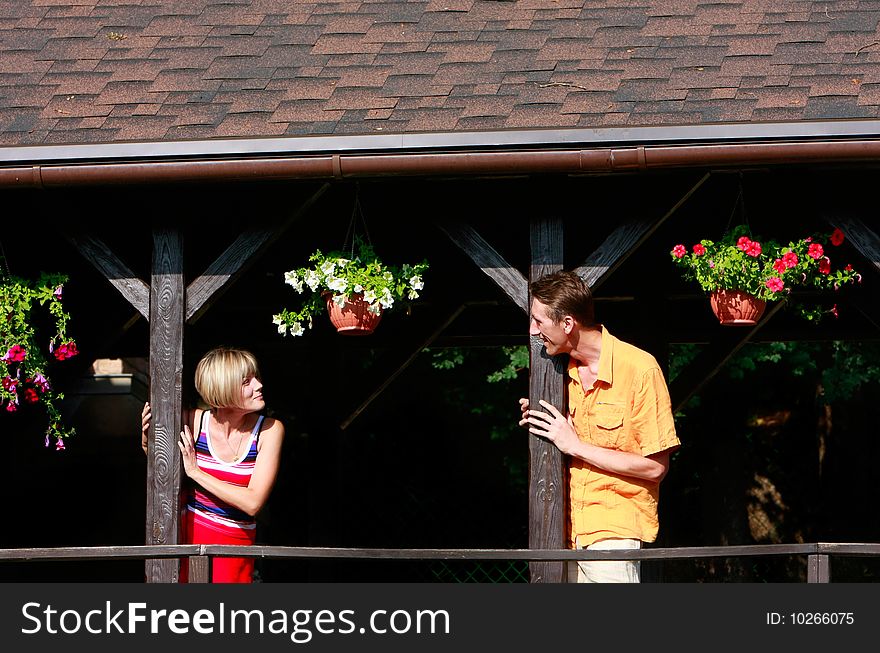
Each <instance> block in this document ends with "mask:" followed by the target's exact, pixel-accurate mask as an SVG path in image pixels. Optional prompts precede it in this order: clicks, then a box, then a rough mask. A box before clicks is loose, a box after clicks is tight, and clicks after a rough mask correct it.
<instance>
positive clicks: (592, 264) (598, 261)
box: [575, 172, 711, 290]
mask: <svg viewBox="0 0 880 653" xmlns="http://www.w3.org/2000/svg"><path fill="white" fill-rule="evenodd" d="M710 175H711V173H709V172H707V173H706V174H705V175H703V176H702V177H701V178H700V180H699V181H698V182H697V183H696V184H694V185H693V186H692V187H691V188H690V190H688V192H687V193H685V194H684V195H683V196H682V197H681V199H679V200H678V202H676V203H675V205H674V206H673V207H672V208H671V209H669V210H668V211H667V212H666V213H665V214H664V215H663V216H662V217H660V219H658V220H655V221H653V222H652V221H650V220H645V219H633V220H629V221H627V222H625V223H623V224H621V225H620V226H619V227H617V229H615V230H614V231H613V232H612V233H611V235H610V236H608V238H606V239H605V240H604V241H603V242H602V244H601V245H599V247H598V248H597V249H596V251H594V252H593V253H592V254H590V256H588V257H587V260H586V261H584V263H583V265H581V266H579V267H578V268H576V269H575V272H577V274H578V275H580V277H581V278H582V279H584V281H586V282H587V284H588V285H589V286H590V289H591V290H593V289H595V288H598V287H599V286H600V285H602V283H603V282H604V281H605V280H606V279H608V277H610V276H611V275H612V274H613V273H614V271H615V270H617V269H618V268H619V267H620V266H621V265H623V263H624V261H626V259H628V258H629V257H630V256H631V255H632V254H633V253H634V252H635V251H636V250H637V249H638V248H639V247H641V245H642V243H644V242H645V241H646V240H648V238H650V237H651V234H653V233H654V232H655V231H657V229H659V228H660V226H661V225H662V224H663V223H664V222H666V220H668V219H669V218H670V217H671V216H672V215H673V214H674V213H675V212H676V211H678V209H679V208H680V207H681V205H682V204H684V203H685V202H687V201H688V199H690V197H691V196H692V195H693V194H694V193H695V192H697V190H698V189H699V188H700V186H702V185H703V184H704V183H705V182H706V180H707V179H709V176H710Z"/></svg>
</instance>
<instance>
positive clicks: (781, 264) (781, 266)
mask: <svg viewBox="0 0 880 653" xmlns="http://www.w3.org/2000/svg"><path fill="white" fill-rule="evenodd" d="M773 269H774V270H776V272H778V273H779V274H784V273H785V271H786V270H787V269H788V266H787V265H786V264H785V261H783V260H782V259H781V258H778V259H776V260H775V261H773Z"/></svg>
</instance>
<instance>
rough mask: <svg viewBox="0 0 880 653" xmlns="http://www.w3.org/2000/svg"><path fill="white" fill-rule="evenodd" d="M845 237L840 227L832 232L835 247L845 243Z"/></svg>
mask: <svg viewBox="0 0 880 653" xmlns="http://www.w3.org/2000/svg"><path fill="white" fill-rule="evenodd" d="M843 238H844V236H843V232H842V231H841V230H840V229H835V230H834V231H832V232H831V244H832V245H834V246H835V247H837V246H838V245H840V244H842V243H843Z"/></svg>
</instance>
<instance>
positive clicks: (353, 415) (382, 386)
mask: <svg viewBox="0 0 880 653" xmlns="http://www.w3.org/2000/svg"><path fill="white" fill-rule="evenodd" d="M464 309H465V304H462V305H461V306H459V307H458V308H456V309H455V310H454V311H453V312H452V313H451V314H450V315H449V317H447V318H446V319H445V320H444V321H443V323H442V324H440V326H438V327H437V328H436V329H434V330H433V331H432V332H431V334H430V335H429V336H428V337H427V338H425V339H424V340H423V341H422V342H421V343H420V344H419V345H418V346H417V347H416V348H415V349H414V350H413V351H412V353H410V355H409V356H408V357H407V358H406V360H404V361H403V362H402V363H401V364H400V365H398V366H397V367H396V368H395V370H394V371H393V372H392V373H391V374H389V375H388V377H386V379H385V380H384V381H383V382H382V383H381V384H379V387H377V388H376V389H375V390H373V392H371V393H370V395H369V396H368V397H367V398H366V399H364V400H363V401H362V402H361V404H360V405H359V406H358V407H357V408H355V409H354V411H353V412H352V413H351V415H349V416H348V417H346V418H345V419H344V420H343V422H342V423H341V424H340V425H339V428H340V429H342V430H343V431H344V430H345V429H346V428H348V427H349V425H351V423H352V422H353V421H354V420H355V418H356V417H357V416H358V415H360V414H361V413H362V412H364V410H365V409H366V408H367V406H369V405H370V404H371V403H372V401H373V400H374V399H375V398H376V397H378V396H379V395H381V394H382V393H383V392H384V391H385V388H387V387H388V386H389V385H391V382H392V381H394V379H396V378H397V377H398V376H399V375H400V373H401V372H403V370H405V369H406V368H407V367H409V366H410V363H412V362H413V361H414V360H415V359H416V356H418V355H419V354H420V353H421V352H422V350H424V349H425V347H430V346H431V343H433V342H434V341H435V340H436V339H437V338H438V337H439V336H440V334H442V333H443V332H444V331H445V330H446V329H447V328H448V327H449V325H450V324H452V323H453V322H454V321H455V320H456V318H457V317H458V316H459V315H461V313H462V311H464Z"/></svg>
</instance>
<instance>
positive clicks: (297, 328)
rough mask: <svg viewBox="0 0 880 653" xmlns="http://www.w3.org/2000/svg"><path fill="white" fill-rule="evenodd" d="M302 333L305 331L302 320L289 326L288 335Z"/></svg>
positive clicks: (299, 334)
mask: <svg viewBox="0 0 880 653" xmlns="http://www.w3.org/2000/svg"><path fill="white" fill-rule="evenodd" d="M303 333H305V329H303V325H302V322H294V323H293V326H291V327H290V335H292V336H301V335H302V334H303Z"/></svg>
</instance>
